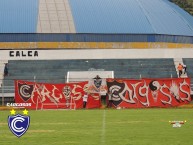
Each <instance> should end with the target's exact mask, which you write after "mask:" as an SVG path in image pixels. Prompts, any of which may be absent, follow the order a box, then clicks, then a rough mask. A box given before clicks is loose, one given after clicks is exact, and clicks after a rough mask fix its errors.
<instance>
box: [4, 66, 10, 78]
mask: <svg viewBox="0 0 193 145" xmlns="http://www.w3.org/2000/svg"><path fill="white" fill-rule="evenodd" d="M8 74H9V73H8V65H7V63H5V67H4V77H5V76H8Z"/></svg>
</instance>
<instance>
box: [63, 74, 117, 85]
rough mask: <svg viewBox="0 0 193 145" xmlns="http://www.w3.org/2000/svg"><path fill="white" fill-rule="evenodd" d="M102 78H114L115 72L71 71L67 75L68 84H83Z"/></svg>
mask: <svg viewBox="0 0 193 145" xmlns="http://www.w3.org/2000/svg"><path fill="white" fill-rule="evenodd" d="M97 75H98V76H100V78H114V71H69V72H68V73H67V80H66V82H67V83H70V82H83V81H89V80H90V79H92V78H94V77H96V76H97Z"/></svg>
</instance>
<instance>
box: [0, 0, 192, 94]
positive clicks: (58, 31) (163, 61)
mask: <svg viewBox="0 0 193 145" xmlns="http://www.w3.org/2000/svg"><path fill="white" fill-rule="evenodd" d="M0 19H1V24H0V49H1V51H4V52H5V53H0V59H1V60H3V61H4V60H6V61H8V65H9V76H7V77H5V78H4V79H3V87H7V89H6V90H4V89H2V87H1V88H0V91H1V93H7V95H8V96H9V95H10V94H8V93H12V94H11V95H13V91H14V88H13V82H14V80H16V79H22V80H29V81H38V82H52V83H64V82H66V75H67V72H68V71H88V70H92V69H93V68H94V69H100V70H105V71H114V75H115V77H116V78H131V79H139V78H166V77H167V78H168V77H169V78H170V77H177V72H176V69H175V65H174V60H173V58H174V57H178V58H187V56H190V50H192V48H193V17H192V16H191V15H189V14H188V13H187V12H185V11H184V10H182V9H181V8H180V7H178V6H177V5H175V4H174V3H171V2H170V1H169V0H153V1H152V0H120V1H116V0H112V1H109V0H28V1H27V2H26V0H18V1H15V0H6V1H0ZM17 50H18V51H19V54H17ZM22 50H33V51H34V50H37V51H42V50H45V51H48V50H52V52H53V55H54V54H55V52H54V51H55V50H73V51H77V50H78V51H79V52H80V53H79V56H78V55H76V56H77V58H70V56H72V55H73V54H74V53H72V52H68V55H69V56H68V58H66V56H65V57H63V58H62V57H61V56H60V59H57V60H56V59H54V58H53V59H52V58H51V57H50V58H49V59H47V58H46V57H48V56H46V53H45V54H44V55H42V53H41V54H39V55H37V57H33V55H34V54H33V53H30V54H27V53H26V54H24V55H22V54H21V53H22ZM88 50H89V51H90V53H92V52H93V53H96V50H108V51H109V52H110V51H113V50H120V52H119V54H117V56H116V55H113V56H111V57H109V58H107V57H105V56H106V55H104V56H103V55H102V54H100V53H101V52H100V53H99V55H100V56H94V54H93V55H91V56H90V57H91V58H89V59H86V58H85V56H86V53H85V51H88ZM124 50H127V53H128V54H129V53H130V52H131V51H132V54H134V55H133V56H132V58H130V56H129V55H128V56H127V57H125V56H124V57H123V58H122V56H123V55H127V54H124V53H125V51H124ZM139 50H140V51H141V53H142V54H141V55H143V52H144V51H146V50H148V52H149V50H151V51H152V53H149V54H148V55H149V56H147V54H146V55H144V56H143V57H140V58H139V57H138V53H139ZM170 50H176V52H175V54H173V55H171V52H170ZM179 50H181V51H180V53H179ZM134 51H135V53H134ZM142 51H143V52H142ZM81 52H83V53H84V55H83V54H82V53H81ZM181 52H183V53H181ZM103 53H106V51H104V52H103ZM114 53H115V52H114ZM159 53H162V54H163V55H162V57H156V58H155V56H154V55H159ZM177 54H178V55H177ZM61 55H62V54H61ZM83 56H84V57H83ZM56 57H57V56H56ZM58 57H59V56H58ZM97 57H98V58H97ZM151 57H152V58H151ZM183 61H184V64H187V70H188V76H190V77H192V78H193V71H191V69H190V67H191V59H183ZM191 72H192V73H191ZM192 83H193V82H192Z"/></svg>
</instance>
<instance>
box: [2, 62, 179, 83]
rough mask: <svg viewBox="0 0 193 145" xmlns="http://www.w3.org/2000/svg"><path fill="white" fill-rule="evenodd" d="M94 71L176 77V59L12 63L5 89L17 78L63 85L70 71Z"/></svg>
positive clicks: (151, 76)
mask: <svg viewBox="0 0 193 145" xmlns="http://www.w3.org/2000/svg"><path fill="white" fill-rule="evenodd" d="M92 68H93V69H95V70H105V71H114V76H115V78H130V79H139V78H140V77H143V78H166V77H167V78H168V77H171V76H173V77H177V74H176V71H175V66H174V63H173V59H92V60H85V59H81V60H33V61H32V60H25V61H24V60H14V61H13V60H10V61H9V76H8V77H5V79H4V86H13V80H17V79H21V80H28V81H37V82H47V83H64V82H65V81H66V75H67V72H68V71H88V70H89V69H92ZM34 76H35V77H34Z"/></svg>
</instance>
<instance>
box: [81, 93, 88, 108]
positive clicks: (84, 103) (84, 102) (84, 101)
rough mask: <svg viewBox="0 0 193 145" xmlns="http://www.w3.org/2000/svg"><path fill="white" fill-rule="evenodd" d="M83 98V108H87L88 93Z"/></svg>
mask: <svg viewBox="0 0 193 145" xmlns="http://www.w3.org/2000/svg"><path fill="white" fill-rule="evenodd" d="M82 98H83V108H86V104H87V101H88V93H87V92H85V94H84V96H83V97H82Z"/></svg>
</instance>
